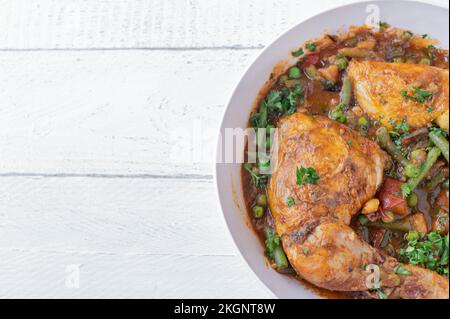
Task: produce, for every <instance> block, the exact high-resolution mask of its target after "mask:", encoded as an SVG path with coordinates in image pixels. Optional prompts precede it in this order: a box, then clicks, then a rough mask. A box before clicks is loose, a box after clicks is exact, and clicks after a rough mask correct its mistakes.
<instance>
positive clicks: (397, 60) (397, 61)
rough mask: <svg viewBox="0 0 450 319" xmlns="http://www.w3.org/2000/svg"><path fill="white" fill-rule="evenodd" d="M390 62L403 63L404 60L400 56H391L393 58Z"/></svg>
mask: <svg viewBox="0 0 450 319" xmlns="http://www.w3.org/2000/svg"><path fill="white" fill-rule="evenodd" d="M392 62H395V63H403V62H404V60H403V58H401V57H397V58H393V59H392Z"/></svg>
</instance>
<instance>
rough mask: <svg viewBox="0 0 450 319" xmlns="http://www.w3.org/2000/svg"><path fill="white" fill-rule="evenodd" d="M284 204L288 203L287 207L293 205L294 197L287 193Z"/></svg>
mask: <svg viewBox="0 0 450 319" xmlns="http://www.w3.org/2000/svg"><path fill="white" fill-rule="evenodd" d="M286 204H287V205H288V207H292V206H294V205H295V201H294V198H293V197H292V196H290V195H289V196H288V197H287V199H286Z"/></svg>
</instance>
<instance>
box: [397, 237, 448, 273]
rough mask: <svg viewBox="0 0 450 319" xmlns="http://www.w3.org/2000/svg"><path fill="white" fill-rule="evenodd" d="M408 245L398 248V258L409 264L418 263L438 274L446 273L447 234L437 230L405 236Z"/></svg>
mask: <svg viewBox="0 0 450 319" xmlns="http://www.w3.org/2000/svg"><path fill="white" fill-rule="evenodd" d="M406 240H407V242H408V245H407V247H406V248H402V249H400V250H399V253H398V254H399V256H400V259H401V260H402V261H404V262H407V263H409V264H411V265H419V266H422V267H425V268H428V269H431V270H433V271H436V272H437V273H439V274H440V275H448V255H449V251H448V249H449V247H448V234H447V235H440V234H439V233H438V232H431V233H428V234H427V235H426V236H423V237H420V236H417V235H415V236H409V234H408V235H407V236H406Z"/></svg>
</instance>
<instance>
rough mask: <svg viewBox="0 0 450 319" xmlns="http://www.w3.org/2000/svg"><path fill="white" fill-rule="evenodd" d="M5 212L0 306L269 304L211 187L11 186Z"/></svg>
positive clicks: (52, 182) (83, 181)
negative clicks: (61, 300) (171, 301)
mask: <svg viewBox="0 0 450 319" xmlns="http://www.w3.org/2000/svg"><path fill="white" fill-rule="evenodd" d="M0 207H2V208H7V209H2V210H1V211H0V234H1V236H0V270H1V271H0V297H8V298H9V297H26V298H32V297H100V298H102V297H117V298H123V297H128V298H130V297H141V298H146V297H161V298H169V297H182V298H192V297H198V298H212V297H230V298H232V297H235V298H237V297H248V296H257V297H261V298H264V297H268V294H267V293H266V292H265V291H264V290H263V289H261V286H260V284H259V283H258V281H257V280H256V278H255V277H254V276H252V275H251V274H250V270H248V269H246V266H245V265H244V263H243V262H242V260H241V258H240V257H238V256H237V255H236V251H235V250H234V246H233V244H232V242H231V238H230V237H229V235H228V233H227V230H226V228H225V226H224V224H223V222H222V217H221V216H220V214H219V212H218V210H217V203H216V198H215V194H214V188H213V187H212V182H211V181H202V180H177V179H175V180H171V179H154V178H152V179H146V178H144V179H139V178H112V179H105V178H36V177H34V178H32V177H22V178H18V177H10V178H5V177H4V178H1V179H0ZM70 265H80V267H81V268H80V288H79V289H69V288H70V287H69V288H67V287H66V286H65V281H64V279H65V277H66V276H68V273H66V267H68V266H70ZM221 274H223V275H221Z"/></svg>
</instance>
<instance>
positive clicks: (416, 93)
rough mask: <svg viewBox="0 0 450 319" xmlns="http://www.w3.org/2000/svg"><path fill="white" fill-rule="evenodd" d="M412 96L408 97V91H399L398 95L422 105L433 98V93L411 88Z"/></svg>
mask: <svg viewBox="0 0 450 319" xmlns="http://www.w3.org/2000/svg"><path fill="white" fill-rule="evenodd" d="M412 93H413V95H410V94H409V93H408V91H406V90H401V91H400V94H401V95H402V96H403V97H404V98H405V99H409V100H413V101H417V102H420V103H424V102H425V101H426V100H428V99H432V98H433V96H434V93H433V92H431V91H430V90H423V89H419V88H413V89H412Z"/></svg>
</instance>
